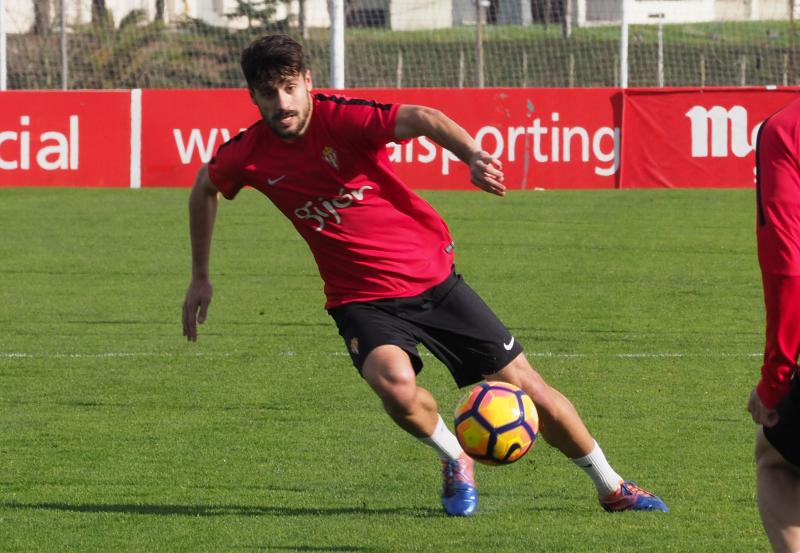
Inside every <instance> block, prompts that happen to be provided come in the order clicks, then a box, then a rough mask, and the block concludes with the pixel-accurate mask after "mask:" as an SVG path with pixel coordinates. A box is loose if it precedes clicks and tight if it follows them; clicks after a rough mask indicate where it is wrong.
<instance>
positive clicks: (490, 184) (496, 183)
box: [469, 150, 506, 196]
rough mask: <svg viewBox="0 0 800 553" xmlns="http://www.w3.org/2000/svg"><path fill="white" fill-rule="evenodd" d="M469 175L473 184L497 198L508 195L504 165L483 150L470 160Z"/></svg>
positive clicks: (474, 154)
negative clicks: (504, 182) (504, 181)
mask: <svg viewBox="0 0 800 553" xmlns="http://www.w3.org/2000/svg"><path fill="white" fill-rule="evenodd" d="M469 174H470V179H471V180H472V184H474V185H475V186H477V187H478V188H481V189H482V190H485V191H486V192H489V193H490V194H496V195H497V196H505V195H506V185H505V184H503V180H505V175H504V174H503V164H502V163H501V162H500V160H499V159H495V158H493V157H492V156H490V155H489V154H488V153H486V152H484V151H483V150H478V151H476V152H475V153H473V154H472V156H471V157H470V158H469Z"/></svg>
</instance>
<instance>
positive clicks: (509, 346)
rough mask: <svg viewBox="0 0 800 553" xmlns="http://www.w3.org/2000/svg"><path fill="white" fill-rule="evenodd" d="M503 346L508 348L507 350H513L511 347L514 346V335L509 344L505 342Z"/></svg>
mask: <svg viewBox="0 0 800 553" xmlns="http://www.w3.org/2000/svg"><path fill="white" fill-rule="evenodd" d="M503 347H504V348H506V351H511V348H513V347H514V337H513V336H512V337H511V340H509V342H508V343H507V344H506V343H505V342H503Z"/></svg>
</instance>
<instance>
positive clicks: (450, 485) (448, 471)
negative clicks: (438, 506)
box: [442, 453, 478, 517]
mask: <svg viewBox="0 0 800 553" xmlns="http://www.w3.org/2000/svg"><path fill="white" fill-rule="evenodd" d="M474 464H475V462H474V461H473V460H472V457H470V456H469V455H467V454H466V453H462V454H461V457H459V458H458V459H455V460H448V461H442V477H443V478H444V485H443V486H442V507H444V510H445V512H446V513H447V514H448V515H450V516H452V517H468V516H470V515H472V514H473V513H474V512H475V508H476V507H477V506H478V490H477V488H476V487H475V473H474Z"/></svg>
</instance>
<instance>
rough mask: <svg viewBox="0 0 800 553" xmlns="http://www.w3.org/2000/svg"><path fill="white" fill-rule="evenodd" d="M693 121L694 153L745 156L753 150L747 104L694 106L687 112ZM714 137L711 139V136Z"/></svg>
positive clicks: (696, 155)
mask: <svg viewBox="0 0 800 553" xmlns="http://www.w3.org/2000/svg"><path fill="white" fill-rule="evenodd" d="M686 117H688V118H689V120H690V121H691V124H692V131H691V132H692V157H708V146H709V143H710V144H711V157H728V156H729V155H730V154H731V153H732V154H733V155H735V156H736V157H745V156H746V155H748V154H749V153H750V152H752V151H753V142H752V141H751V140H750V139H749V138H750V137H749V136H748V134H749V133H748V128H747V110H746V109H745V108H744V107H743V106H733V107H732V108H730V109H726V108H724V107H722V106H713V107H711V108H708V109H707V108H705V107H703V106H694V107H693V108H692V109H690V110H689V111H687V112H686ZM709 135H710V136H709ZM709 138H710V140H709Z"/></svg>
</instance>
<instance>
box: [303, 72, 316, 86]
mask: <svg viewBox="0 0 800 553" xmlns="http://www.w3.org/2000/svg"><path fill="white" fill-rule="evenodd" d="M305 81H306V88H307V89H308V90H312V89H313V88H314V82H313V79H312V78H311V69H306V76H305Z"/></svg>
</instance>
